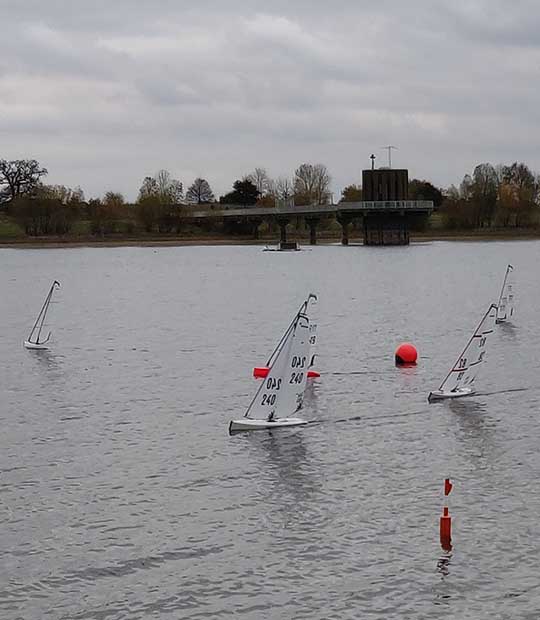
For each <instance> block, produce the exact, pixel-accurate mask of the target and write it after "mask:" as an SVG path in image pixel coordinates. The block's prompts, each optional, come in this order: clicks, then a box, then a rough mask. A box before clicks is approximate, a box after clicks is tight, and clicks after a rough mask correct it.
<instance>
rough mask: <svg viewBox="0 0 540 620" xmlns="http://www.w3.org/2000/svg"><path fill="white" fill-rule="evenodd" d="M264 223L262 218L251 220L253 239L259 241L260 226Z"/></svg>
mask: <svg viewBox="0 0 540 620" xmlns="http://www.w3.org/2000/svg"><path fill="white" fill-rule="evenodd" d="M262 223H263V221H262V218H259V217H257V218H254V219H252V220H251V230H252V234H253V239H256V240H258V239H259V226H260V225H261V224H262Z"/></svg>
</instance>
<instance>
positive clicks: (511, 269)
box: [497, 264, 514, 318]
mask: <svg viewBox="0 0 540 620" xmlns="http://www.w3.org/2000/svg"><path fill="white" fill-rule="evenodd" d="M513 270H514V267H513V266H512V265H510V264H509V265H508V266H507V267H506V273H505V274H504V280H503V285H502V288H501V294H500V295H499V301H498V302H497V315H498V313H499V308H500V306H501V301H502V298H503V296H504V289H505V288H506V282H507V280H508V276H509V274H510V272H511V271H513ZM507 301H508V300H507ZM497 318H499V317H497ZM501 318H506V309H505V316H504V317H501Z"/></svg>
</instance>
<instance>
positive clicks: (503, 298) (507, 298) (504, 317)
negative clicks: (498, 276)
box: [496, 265, 514, 323]
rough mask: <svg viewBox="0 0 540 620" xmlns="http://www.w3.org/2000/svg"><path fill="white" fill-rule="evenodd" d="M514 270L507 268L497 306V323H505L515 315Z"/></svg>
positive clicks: (510, 266) (510, 267)
mask: <svg viewBox="0 0 540 620" xmlns="http://www.w3.org/2000/svg"><path fill="white" fill-rule="evenodd" d="M513 272H514V268H513V267H512V265H508V266H507V267H506V273H505V274H504V280H503V285H502V289H501V294H500V296H499V303H498V304H497V321H496V322H497V323H505V322H506V321H508V320H509V319H510V318H511V317H512V316H513V314H514V277H513Z"/></svg>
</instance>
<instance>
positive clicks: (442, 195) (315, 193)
mask: <svg viewBox="0 0 540 620" xmlns="http://www.w3.org/2000/svg"><path fill="white" fill-rule="evenodd" d="M46 175H47V169H46V168H44V167H42V166H41V165H40V164H39V162H37V161H36V160H12V161H7V160H0V211H3V212H4V213H5V214H7V215H8V216H9V217H11V218H12V219H13V220H14V221H16V222H17V223H18V225H19V226H20V228H22V230H24V232H25V233H26V234H27V235H31V236H43V235H65V234H68V233H76V234H91V235H95V236H99V237H105V236H107V235H115V234H119V235H126V234H139V233H147V234H151V233H159V234H161V233H169V234H181V233H184V232H185V233H188V234H189V233H192V232H193V233H195V232H197V230H198V231H200V232H204V233H212V232H213V233H223V234H248V233H249V232H250V231H252V230H253V227H252V225H251V224H250V223H249V222H248V221H247V220H245V218H244V220H241V219H239V220H238V221H232V220H231V221H229V220H227V221H226V222H225V223H224V222H221V223H220V222H217V221H205V223H204V224H200V225H199V226H198V228H197V229H196V230H195V226H194V224H193V223H190V218H189V215H190V212H191V211H193V210H194V209H195V210H196V209H210V210H211V209H217V208H227V205H233V204H234V205H243V206H246V207H248V206H265V207H274V206H279V205H289V206H294V205H306V204H328V203H330V202H333V197H332V195H331V193H330V185H331V180H332V179H331V176H330V174H329V172H328V169H327V168H326V166H324V165H323V164H309V163H304V164H301V165H300V166H299V167H298V168H296V170H295V171H294V174H293V175H291V177H278V178H275V179H273V178H271V177H270V176H269V175H268V174H267V172H266V170H265V169H264V168H260V167H258V168H255V170H254V171H252V172H251V173H249V174H246V175H245V176H244V177H242V178H241V179H237V180H236V181H235V182H234V183H233V185H232V189H231V191H229V192H228V193H226V194H224V195H223V196H220V197H219V199H218V200H216V198H215V196H214V193H213V191H212V188H211V187H210V184H209V182H208V181H207V180H206V179H204V178H197V179H195V180H194V181H193V183H192V184H191V185H190V186H189V187H188V188H187V190H185V191H184V186H183V183H182V182H181V181H179V180H178V179H175V178H173V177H172V175H171V174H170V173H169V172H168V171H166V170H160V171H159V172H157V173H156V174H155V175H154V176H147V177H145V178H144V179H143V181H142V184H141V187H140V188H139V192H138V196H137V200H136V202H135V203H133V204H128V203H126V201H125V199H124V197H123V196H122V194H120V193H118V192H107V193H106V194H105V195H104V196H103V197H101V198H91V199H89V200H86V198H85V196H84V193H83V191H82V190H81V189H80V188H78V187H77V188H74V189H72V188H69V187H65V186H63V185H47V184H45V183H44V182H43V178H44V177H45V176H46ZM409 199H411V200H432V201H433V203H434V205H435V208H436V209H438V210H439V212H440V214H441V218H442V222H443V226H444V227H445V228H449V229H478V228H480V229H485V228H495V227H497V228H508V227H512V228H516V227H518V228H520V227H532V226H538V225H539V224H540V217H539V214H540V207H539V205H540V179H539V177H538V176H537V175H535V174H534V173H533V172H532V171H531V170H530V169H529V168H528V167H527V166H526V165H525V164H523V163H517V162H516V163H513V164H510V165H500V166H492V165H491V164H480V165H478V166H476V168H475V169H474V171H473V173H472V175H465V177H464V179H463V181H462V183H461V184H460V185H459V187H455V186H451V187H449V188H447V189H441V188H437V187H435V186H434V185H433V184H432V183H430V182H429V181H425V180H419V179H412V180H411V181H410V183H409ZM360 200H362V188H361V186H360V185H356V184H351V185H348V186H347V187H345V188H344V189H343V190H342V193H341V197H340V201H341V202H351V201H352V202H356V201H360ZM333 223H334V220H333V218H328V220H327V222H326V224H325V222H323V223H322V224H323V227H324V226H325V225H326V226H327V227H331V226H332V225H333ZM270 226H271V225H270ZM296 228H297V230H301V229H303V228H305V223H304V222H303V220H302V218H296Z"/></svg>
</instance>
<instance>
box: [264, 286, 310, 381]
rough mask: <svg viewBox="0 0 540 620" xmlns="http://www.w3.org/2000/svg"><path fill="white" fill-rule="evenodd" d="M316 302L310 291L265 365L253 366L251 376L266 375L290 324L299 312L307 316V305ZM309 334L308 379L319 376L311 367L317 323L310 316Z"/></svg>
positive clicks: (290, 326)
mask: <svg viewBox="0 0 540 620" xmlns="http://www.w3.org/2000/svg"><path fill="white" fill-rule="evenodd" d="M316 302H317V295H314V294H313V293H310V294H309V295H308V298H307V299H306V300H305V301H304V302H303V303H302V305H301V306H300V309H299V310H298V312H297V313H296V315H295V317H294V319H293V320H292V321H291V323H290V324H289V326H288V327H287V329H286V330H285V333H284V334H283V336H282V337H281V339H280V341H279V342H278V343H277V346H276V348H275V349H274V350H273V351H272V353H271V355H270V357H269V358H268V361H267V362H266V365H265V366H255V368H254V369H253V376H254V377H255V378H256V379H263V378H264V377H266V376H268V371H269V369H270V366H272V364H273V362H274V359H275V357H276V356H277V354H278V353H279V350H280V348H281V347H282V346H283V343H284V342H285V341H286V339H287V335H288V333H289V331H290V329H291V328H292V325H293V324H294V322H295V320H296V317H297V316H298V315H299V314H305V315H306V316H309V315H308V309H309V306H310V305H312V304H315V303H316ZM309 334H310V335H309V344H310V352H309V360H310V361H309V367H308V375H307V376H308V379H311V378H315V377H320V376H321V375H320V373H319V372H317V371H316V370H314V369H313V366H314V365H315V358H316V356H317V353H316V346H317V323H315V322H314V321H313V319H312V318H310V322H309Z"/></svg>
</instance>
